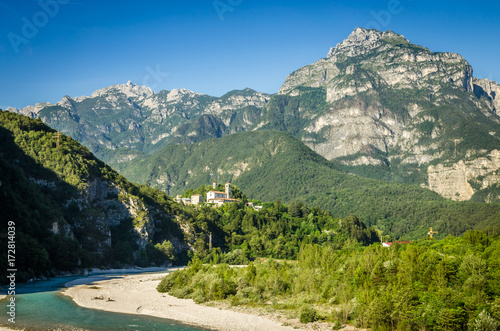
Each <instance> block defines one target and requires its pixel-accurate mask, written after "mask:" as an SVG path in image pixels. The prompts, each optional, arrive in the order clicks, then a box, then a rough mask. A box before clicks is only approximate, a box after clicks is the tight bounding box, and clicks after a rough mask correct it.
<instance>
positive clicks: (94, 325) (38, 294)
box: [0, 276, 207, 331]
mask: <svg viewBox="0 0 500 331" xmlns="http://www.w3.org/2000/svg"><path fill="white" fill-rule="evenodd" d="M79 278H82V276H78V277H61V278H54V279H50V280H46V281H37V282H32V283H25V284H18V287H17V288H16V301H15V302H16V319H15V321H16V323H15V324H12V323H10V322H8V320H7V319H8V318H9V315H7V311H8V307H7V304H8V301H7V299H8V298H7V299H6V300H1V301H0V313H1V316H0V326H5V327H11V328H23V329H26V330H36V331H42V330H43V331H45V330H168V331H174V330H175V331H194V330H196V331H200V330H207V329H203V328H199V327H195V326H189V325H184V324H180V323H178V322H175V321H172V320H168V319H163V318H156V317H149V316H144V315H128V314H118V313H111V312H105V311H100V310H95V309H88V308H83V307H79V306H78V305H76V304H75V303H74V302H73V300H71V298H70V297H67V296H65V295H62V294H61V293H60V290H61V289H62V288H64V284H66V283H67V282H69V281H72V280H74V279H79Z"/></svg>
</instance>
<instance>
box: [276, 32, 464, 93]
mask: <svg viewBox="0 0 500 331" xmlns="http://www.w3.org/2000/svg"><path fill="white" fill-rule="evenodd" d="M449 82H451V83H453V84H455V85H457V86H460V87H463V88H464V89H465V90H466V91H469V92H472V91H473V86H472V67H471V66H470V65H469V64H468V63H467V61H465V59H464V58H463V57H462V56H460V55H459V54H454V53H434V52H431V51H430V50H428V49H427V48H424V47H421V46H416V45H413V44H410V42H409V41H408V40H407V39H406V38H404V37H403V36H401V35H398V34H396V33H394V32H392V31H387V32H380V31H376V30H365V29H361V28H357V29H356V30H354V32H353V33H351V35H350V36H349V37H348V38H347V39H346V40H344V41H343V42H342V43H340V44H338V45H337V46H336V47H335V48H332V49H331V50H330V52H329V53H328V56H327V58H326V59H321V60H319V61H318V62H316V63H313V64H311V65H309V66H306V67H303V68H301V69H299V70H297V71H295V72H294V73H292V74H291V75H289V76H288V77H287V79H286V80H285V83H284V84H283V86H282V87H281V89H280V91H279V93H280V94H288V93H292V94H293V93H296V92H294V89H296V88H297V87H299V86H308V87H320V86H324V87H325V88H326V89H327V95H328V96H327V101H328V102H334V101H336V100H340V99H341V98H343V97H345V96H352V95H356V94H357V93H360V92H365V91H369V90H372V89H376V88H378V87H380V86H383V85H385V86H390V87H393V88H415V87H417V88H420V87H426V86H428V85H429V84H435V83H438V84H439V83H449Z"/></svg>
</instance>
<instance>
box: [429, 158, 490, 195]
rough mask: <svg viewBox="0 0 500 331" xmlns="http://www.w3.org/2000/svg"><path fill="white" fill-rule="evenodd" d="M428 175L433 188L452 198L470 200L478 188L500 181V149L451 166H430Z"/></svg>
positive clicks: (430, 185) (430, 186)
mask: <svg viewBox="0 0 500 331" xmlns="http://www.w3.org/2000/svg"><path fill="white" fill-rule="evenodd" d="M427 175H428V183H429V188H430V189H431V190H433V191H436V192H437V193H439V194H441V195H442V196H444V197H446V198H449V199H452V200H457V201H464V200H469V199H470V198H471V197H472V196H473V195H474V193H476V192H477V191H478V190H481V189H485V188H487V187H489V186H492V185H494V184H498V183H500V151H498V150H493V151H492V152H491V153H490V154H488V155H487V156H485V157H481V158H477V159H474V160H469V161H463V160H461V161H459V162H458V163H455V164H452V165H450V166H445V165H443V164H438V165H436V166H429V167H428V168H427ZM473 185H474V186H475V188H474V187H473Z"/></svg>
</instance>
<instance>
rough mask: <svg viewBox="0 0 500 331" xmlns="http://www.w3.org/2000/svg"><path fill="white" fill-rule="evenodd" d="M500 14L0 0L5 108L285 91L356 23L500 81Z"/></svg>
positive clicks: (325, 4) (479, 8) (232, 0)
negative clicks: (89, 99) (120, 91)
mask: <svg viewBox="0 0 500 331" xmlns="http://www.w3.org/2000/svg"><path fill="white" fill-rule="evenodd" d="M217 8H219V9H217ZM499 13H500V5H499V4H498V2H497V1H483V2H470V1H467V2H465V1H456V0H455V1H436V0H433V1H425V0H399V1H398V0H383V1H378V0H358V1H314V0H309V1H295V0H286V1H273V0H265V1H264V0H216V1H213V0H204V1H194V0H193V1H190V0H183V1H169V0H163V1H142V2H139V1H133V2H132V1H116V0H100V1H93V0H92V1H87V0H41V1H34V0H0V19H1V22H2V24H1V28H0V75H1V80H0V91H1V92H0V108H3V109H5V108H6V107H7V106H13V107H18V108H20V107H24V106H26V105H29V104H35V103H36V102H46V101H48V102H57V101H59V100H60V99H61V98H62V97H63V96H64V95H70V96H73V97H75V96H81V95H89V94H91V93H92V92H93V91H94V90H96V89H99V88H102V87H104V86H109V85H112V84H122V83H126V82H127V81H128V80H131V81H133V82H134V83H136V84H139V85H143V84H147V85H149V86H150V87H152V88H153V89H154V90H155V91H160V90H163V89H168V90H171V89H173V88H187V89H190V90H193V91H196V92H200V93H206V94H210V95H215V96H220V95H222V94H224V93H225V92H228V91H230V90H233V89H242V88H245V87H251V88H253V89H256V90H258V91H262V92H268V93H275V92H277V91H278V89H279V87H280V86H281V84H282V83H283V81H284V80H285V78H286V76H287V75H288V74H289V73H291V72H292V71H294V70H296V69H298V68H300V67H302V66H304V65H307V64H310V63H312V62H314V61H316V60H318V59H319V58H322V57H326V54H327V53H328V50H329V49H330V47H332V46H335V45H336V44H337V43H339V42H341V41H342V40H343V39H345V38H347V36H348V35H349V34H350V33H351V32H352V30H354V29H355V28H356V27H358V26H360V27H371V28H379V29H380V30H393V31H395V32H397V33H400V34H403V35H404V36H405V37H406V38H408V39H409V40H410V41H411V42H413V43H416V44H419V45H422V46H426V47H428V48H430V49H431V50H433V51H450V52H457V53H460V54H462V55H463V56H464V57H465V58H466V59H467V60H468V61H469V62H470V64H471V65H472V66H473V67H474V75H475V76H476V77H479V78H489V79H493V80H497V81H498V80H500V61H499V60H498V54H500V34H499V33H500V14H499Z"/></svg>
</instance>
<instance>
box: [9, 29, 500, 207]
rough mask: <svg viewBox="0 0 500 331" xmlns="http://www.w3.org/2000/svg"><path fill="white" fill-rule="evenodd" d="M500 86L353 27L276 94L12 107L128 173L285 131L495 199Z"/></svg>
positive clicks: (367, 170)
mask: <svg viewBox="0 0 500 331" xmlns="http://www.w3.org/2000/svg"><path fill="white" fill-rule="evenodd" d="M499 92H500V85H499V84H497V83H496V82H493V81H489V80H485V79H477V78H474V76H473V69H472V67H471V66H470V65H469V63H468V62H467V61H466V60H465V59H464V58H463V57H462V56H460V55H458V54H454V53H441V52H433V51H431V50H429V49H427V48H425V47H422V46H418V45H415V44H412V43H410V42H409V41H408V40H407V39H406V38H404V37H403V36H402V35H399V34H396V33H394V32H392V31H386V32H380V31H377V30H366V29H362V28H357V29H356V30H354V31H353V32H352V33H351V35H350V36H349V37H348V38H347V39H346V40H344V41H343V42H341V43H339V44H338V45H337V46H336V47H333V48H331V49H330V51H329V52H328V54H327V57H326V58H323V59H320V60H318V61H317V62H315V63H313V64H311V65H308V66H305V67H303V68H300V69H298V70H296V71H295V72H293V73H291V74H290V75H289V76H288V77H287V78H286V79H285V82H284V84H283V86H282V87H281V88H280V90H279V92H278V93H277V94H274V95H269V94H265V93H260V92H257V91H254V90H251V89H245V90H235V91H231V92H229V93H227V94H226V95H224V96H222V97H212V96H208V95H204V94H199V93H195V92H192V91H189V90H186V89H174V90H172V91H160V92H158V93H155V92H153V91H152V90H151V89H149V88H147V87H145V86H137V85H134V84H133V83H131V82H128V83H127V84H124V85H113V86H111V87H107V88H103V89H100V90H98V91H96V92H94V93H93V94H92V95H91V96H88V97H77V98H71V97H69V96H65V97H64V98H63V99H62V100H61V101H60V102H58V103H56V104H47V103H41V104H36V105H35V106H28V107H26V108H24V109H21V110H18V109H14V108H9V109H7V110H10V111H13V112H18V113H22V114H25V115H28V116H31V117H35V118H40V119H41V120H42V121H44V122H45V123H47V124H48V125H50V126H51V127H53V128H55V129H57V130H60V131H61V132H63V133H66V134H68V135H71V136H72V137H73V138H75V139H76V140H78V141H80V142H81V143H83V144H84V145H85V146H87V147H88V148H89V149H90V151H92V152H93V153H95V154H96V155H97V156H98V157H99V158H101V159H102V160H104V161H105V162H108V163H109V164H111V165H112V166H113V167H118V168H119V169H120V170H121V171H123V172H124V173H127V169H126V168H127V166H128V165H129V164H132V163H130V161H132V160H135V159H138V158H139V159H142V158H144V157H147V156H144V155H145V154H154V153H155V152H158V151H160V150H161V149H162V148H164V147H165V146H167V145H177V144H192V143H198V142H201V141H204V140H206V139H209V138H220V137H223V136H226V135H231V134H234V133H237V132H244V131H261V130H277V131H283V132H287V133H288V134H290V135H292V136H294V137H295V138H297V139H299V140H300V141H301V142H302V143H304V144H305V145H307V146H308V147H309V148H310V149H312V150H314V151H315V152H317V153H319V154H320V155H322V156H323V157H325V158H326V159H327V160H328V161H330V162H332V163H333V164H334V166H335V167H336V168H337V169H339V170H343V171H345V172H348V173H353V174H357V175H360V176H364V177H369V178H375V179H382V180H389V181H395V182H400V183H406V184H415V185H420V186H422V187H426V188H429V189H431V190H433V191H435V192H437V193H439V194H440V195H441V196H443V197H445V198H448V199H452V200H459V201H465V200H473V201H482V202H498V201H500V199H499V198H500V186H499V183H500V173H499V168H500V141H499V140H500V117H499V115H500V101H499V99H498V93H499ZM249 137H250V136H249ZM252 137H256V136H252ZM248 143H249V144H253V142H252V141H249V142H248ZM186 148H187V147H186ZM206 166H208V167H209V165H208V164H207V165H206ZM132 172H134V171H133V170H129V171H128V173H132ZM244 172H245V170H244V169H243V170H241V171H240V172H239V175H242V174H243V173H244ZM239 175H238V176H239ZM214 176H215V177H217V173H214ZM238 176H236V175H235V176H233V178H232V179H236V178H237V177H238ZM143 177H144V176H143ZM146 177H147V176H146ZM163 177H165V178H167V177H174V176H171V174H169V173H168V172H165V173H163ZM132 179H133V180H135V178H132ZM152 184H153V185H159V184H158V183H152ZM171 184H175V183H174V182H172V183H171ZM160 186H161V185H160ZM181 186H183V185H179V187H181ZM172 192H176V193H178V192H179V191H176V190H175V189H174V191H172Z"/></svg>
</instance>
